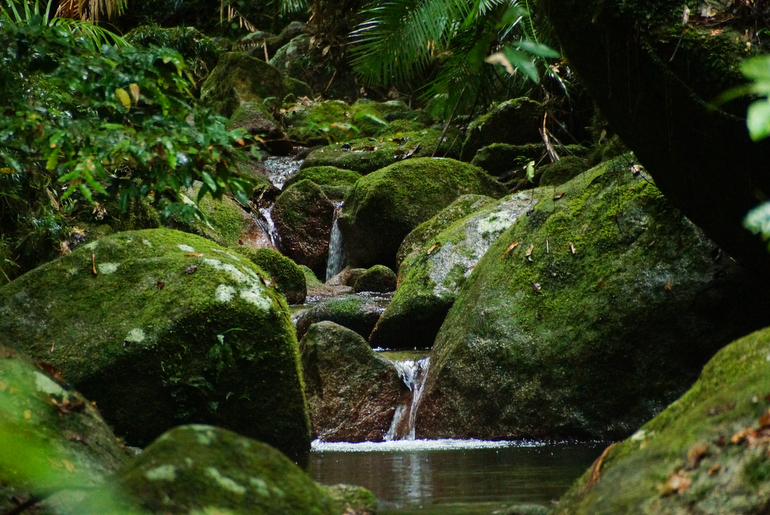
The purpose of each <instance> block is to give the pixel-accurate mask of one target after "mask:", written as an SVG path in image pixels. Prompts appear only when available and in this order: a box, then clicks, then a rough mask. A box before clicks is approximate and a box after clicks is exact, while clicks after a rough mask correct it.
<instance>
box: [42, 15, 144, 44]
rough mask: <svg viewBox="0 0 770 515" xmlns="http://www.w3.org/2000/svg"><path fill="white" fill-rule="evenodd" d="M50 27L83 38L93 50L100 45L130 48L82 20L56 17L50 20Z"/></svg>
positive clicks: (113, 35) (125, 42) (103, 30)
mask: <svg viewBox="0 0 770 515" xmlns="http://www.w3.org/2000/svg"><path fill="white" fill-rule="evenodd" d="M51 26H57V27H61V28H63V29H65V30H66V31H67V32H71V33H72V34H79V35H81V36H83V37H84V38H85V39H86V40H87V41H88V42H90V43H91V44H92V45H93V46H94V49H95V50H98V49H99V48H100V47H101V46H102V45H113V46H116V47H130V46H131V44H130V43H129V42H128V41H126V39H125V38H123V37H121V36H118V35H117V34H115V33H114V32H110V31H109V30H107V29H104V28H102V27H99V26H98V25H94V24H92V23H91V22H88V21H84V20H73V19H71V18H60V17H56V18H53V19H52V20H51Z"/></svg>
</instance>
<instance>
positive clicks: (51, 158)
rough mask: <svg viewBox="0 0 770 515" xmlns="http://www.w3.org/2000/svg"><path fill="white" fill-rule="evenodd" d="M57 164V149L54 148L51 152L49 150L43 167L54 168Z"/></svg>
mask: <svg viewBox="0 0 770 515" xmlns="http://www.w3.org/2000/svg"><path fill="white" fill-rule="evenodd" d="M57 164H59V149H58V148H57V149H54V151H53V152H51V153H50V154H49V155H48V161H46V163H45V169H46V170H55V169H56V165H57Z"/></svg>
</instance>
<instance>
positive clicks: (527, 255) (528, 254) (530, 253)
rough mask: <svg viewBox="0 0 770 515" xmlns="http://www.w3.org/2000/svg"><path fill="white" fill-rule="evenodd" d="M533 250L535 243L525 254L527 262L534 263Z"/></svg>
mask: <svg viewBox="0 0 770 515" xmlns="http://www.w3.org/2000/svg"><path fill="white" fill-rule="evenodd" d="M533 250H535V244H534V243H533V244H532V245H530V246H529V248H528V249H527V252H526V254H524V257H526V258H527V261H532V251H533Z"/></svg>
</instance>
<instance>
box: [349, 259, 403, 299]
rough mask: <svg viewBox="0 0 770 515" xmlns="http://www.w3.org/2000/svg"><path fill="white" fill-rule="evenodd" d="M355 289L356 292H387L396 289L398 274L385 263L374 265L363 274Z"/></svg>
mask: <svg viewBox="0 0 770 515" xmlns="http://www.w3.org/2000/svg"><path fill="white" fill-rule="evenodd" d="M353 289H354V290H355V291H356V292H362V291H373V292H378V293H386V292H390V291H393V290H395V289H396V274H395V272H393V270H391V269H390V268H388V267H386V266H384V265H374V266H373V267H371V268H369V269H368V270H367V271H366V272H364V273H363V274H361V277H359V278H358V279H357V280H356V282H355V285H354V286H353Z"/></svg>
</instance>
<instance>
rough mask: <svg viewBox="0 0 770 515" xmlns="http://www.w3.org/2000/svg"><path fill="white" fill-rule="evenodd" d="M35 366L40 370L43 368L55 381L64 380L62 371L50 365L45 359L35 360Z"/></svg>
mask: <svg viewBox="0 0 770 515" xmlns="http://www.w3.org/2000/svg"><path fill="white" fill-rule="evenodd" d="M35 366H36V367H37V368H39V369H40V370H43V371H45V372H48V373H49V374H51V375H52V376H53V377H54V379H56V380H57V381H61V382H62V383H63V382H64V376H63V375H62V371H61V370H60V369H58V368H56V367H55V366H53V365H51V364H50V363H46V362H45V361H35Z"/></svg>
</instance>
